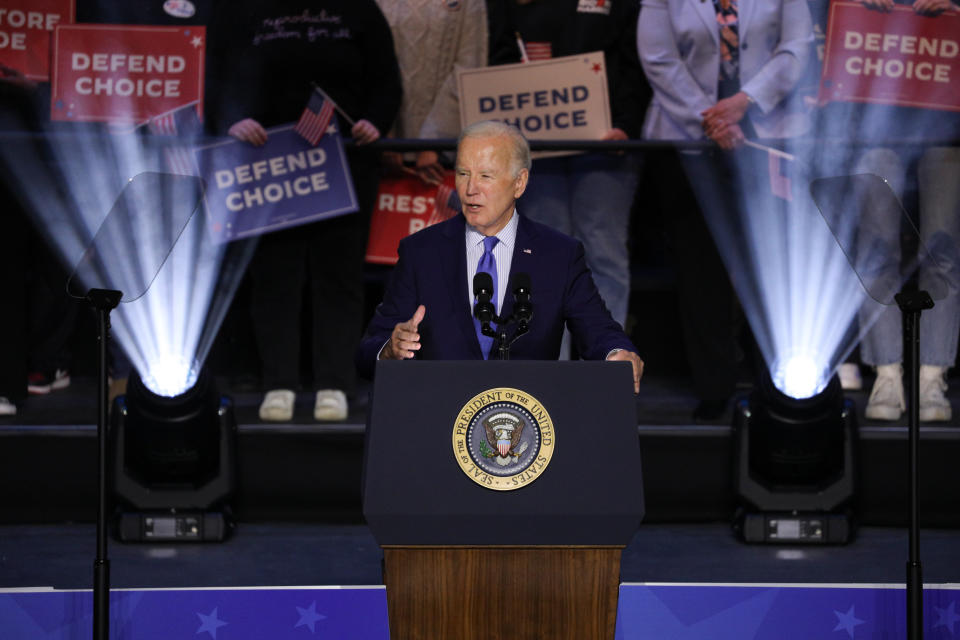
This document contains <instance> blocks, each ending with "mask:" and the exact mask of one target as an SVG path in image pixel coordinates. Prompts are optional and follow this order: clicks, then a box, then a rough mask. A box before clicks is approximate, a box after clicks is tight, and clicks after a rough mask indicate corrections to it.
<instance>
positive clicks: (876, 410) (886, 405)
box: [864, 364, 906, 420]
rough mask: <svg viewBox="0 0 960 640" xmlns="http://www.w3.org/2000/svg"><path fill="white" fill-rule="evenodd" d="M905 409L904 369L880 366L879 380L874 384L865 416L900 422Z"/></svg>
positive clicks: (878, 369)
mask: <svg viewBox="0 0 960 640" xmlns="http://www.w3.org/2000/svg"><path fill="white" fill-rule="evenodd" d="M905 408H906V403H905V402H904V400H903V367H902V366H901V365H899V364H884V365H880V366H878V367H877V380H876V382H874V383H873V390H872V391H870V399H869V400H868V401H867V410H866V411H865V412H864V414H865V415H866V416H867V418H869V419H871V420H899V419H900V416H902V415H903V410H904V409H905Z"/></svg>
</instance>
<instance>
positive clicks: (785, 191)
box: [767, 151, 793, 202]
mask: <svg viewBox="0 0 960 640" xmlns="http://www.w3.org/2000/svg"><path fill="white" fill-rule="evenodd" d="M767 167H768V168H769V170H770V191H771V192H772V193H773V195H775V196H777V197H778V198H782V199H783V200H786V201H788V202H790V201H791V200H793V196H792V195H791V193H790V191H791V181H790V173H791V162H790V161H789V160H788V159H787V158H784V157H783V156H782V155H779V154H774V153H772V152H770V151H768V152H767Z"/></svg>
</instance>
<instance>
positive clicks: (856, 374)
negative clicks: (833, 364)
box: [837, 362, 863, 391]
mask: <svg viewBox="0 0 960 640" xmlns="http://www.w3.org/2000/svg"><path fill="white" fill-rule="evenodd" d="M837 377H839V378H840V388H841V389H843V390H844V391H859V390H860V389H863V378H862V377H861V376H860V367H859V366H858V365H857V364H856V363H855V362H844V363H843V364H842V365H840V368H839V369H837Z"/></svg>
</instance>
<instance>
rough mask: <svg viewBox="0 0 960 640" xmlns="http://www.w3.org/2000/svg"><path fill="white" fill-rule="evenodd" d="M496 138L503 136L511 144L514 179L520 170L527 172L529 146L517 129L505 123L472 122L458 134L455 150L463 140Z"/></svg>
mask: <svg viewBox="0 0 960 640" xmlns="http://www.w3.org/2000/svg"><path fill="white" fill-rule="evenodd" d="M497 136H505V137H507V138H509V140H510V142H512V143H513V152H512V153H511V154H510V155H511V158H512V162H511V164H512V165H513V175H514V177H516V176H518V175H520V170H521V169H526V170H527V171H529V170H530V164H531V163H530V144H529V143H528V142H527V139H526V138H524V137H523V134H522V133H520V130H519V129H517V128H516V127H515V126H513V125H512V124H507V123H506V122H501V121H499V120H481V121H480V122H474V123H473V124H471V125H469V126H467V127H465V128H464V129H463V131H461V132H460V137H459V138H458V139H457V148H459V147H460V143H461V142H463V140H464V138H494V137H497Z"/></svg>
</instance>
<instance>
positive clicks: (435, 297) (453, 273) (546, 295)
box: [357, 215, 636, 377]
mask: <svg viewBox="0 0 960 640" xmlns="http://www.w3.org/2000/svg"><path fill="white" fill-rule="evenodd" d="M465 225H466V222H465V220H464V217H463V216H462V215H458V216H456V217H454V218H451V219H450V220H447V221H445V222H442V223H440V224H436V225H433V226H430V227H427V228H426V229H423V230H421V231H419V232H417V233H415V234H413V235H411V236H409V237H407V238H404V240H403V241H401V242H400V248H399V255H400V260H399V262H397V266H396V268H395V269H394V271H393V274H392V276H391V279H390V281H389V283H388V285H387V289H386V292H385V294H384V299H383V302H382V303H380V305H379V306H378V307H377V310H376V313H375V314H374V317H373V319H372V320H371V322H370V325H369V327H368V328H367V332H366V334H365V335H364V337H363V340H362V341H361V343H360V348H359V349H358V351H357V367H358V369H359V370H360V373H361V374H362V375H364V376H367V377H372V376H373V372H374V368H375V365H376V359H377V354H378V353H379V352H380V349H381V348H382V347H383V346H384V345H385V344H386V342H387V340H389V339H390V335H391V333H392V332H393V328H394V326H396V325H397V324H398V323H401V322H406V321H407V320H409V319H410V318H411V317H412V316H413V314H414V312H415V311H416V309H417V306H418V305H421V304H422V305H424V306H425V307H426V315H425V316H424V318H423V322H421V323H420V327H419V331H420V350H419V351H418V352H417V354H416V357H417V359H420V360H481V359H482V358H483V355H482V353H481V351H480V343H479V341H478V340H477V334H476V330H475V328H474V323H473V308H472V305H471V304H470V302H469V300H470V296H469V295H468V282H467V259H466V246H465V241H464V234H465V232H466V228H465ZM510 273H511V277H510V282H509V284H508V287H509V288H508V289H507V290H506V295H505V296H504V300H503V309H501V310H500V314H499V315H501V316H504V317H505V316H507V315H509V314H510V313H511V312H512V311H513V293H512V292H513V274H515V273H527V274H529V275H530V283H531V284H530V290H531V293H532V295H531V302H532V303H533V318H532V320H531V321H530V331H529V332H528V333H527V334H526V335H523V336H521V337H520V338H519V339H518V340H517V341H516V342H514V343H513V346H512V347H511V350H510V357H511V359H515V360H556V359H557V357H558V355H559V353H560V341H561V339H562V337H563V329H564V325H565V324H566V326H568V327H569V328H570V332H571V334H572V335H573V338H574V340H575V341H576V345H577V349H578V351H579V353H580V354H581V355H582V357H584V358H585V359H588V360H602V359H603V358H605V357H606V356H607V354H608V353H609V352H610V351H611V350H613V349H618V348H619V349H626V350H628V351H634V352H636V348H635V347H634V346H633V344H632V343H631V342H630V339H629V338H627V336H626V334H624V332H623V329H621V327H620V325H619V324H617V322H616V321H615V320H614V319H613V318H612V317H611V316H610V312H609V311H607V308H606V306H605V305H604V304H603V300H602V299H601V298H600V294H599V293H598V292H597V287H596V285H595V284H594V282H593V277H592V276H591V275H590V271H589V270H588V269H587V265H586V259H585V256H584V250H583V245H582V244H581V243H580V242H578V241H577V240H575V239H573V238H571V237H569V236H566V235H564V234H562V233H559V232H558V231H555V230H553V229H551V228H550V227H547V226H544V225H542V224H538V223H536V222H533V221H532V220H528V219H526V218H524V217H522V216H521V217H520V219H519V224H518V227H517V239H516V245H515V247H514V251H513V259H512V262H511V265H510ZM512 333H513V327H510V329H509V331H508V335H512ZM496 348H497V345H496V344H494V346H493V351H491V353H495V350H496Z"/></svg>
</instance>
